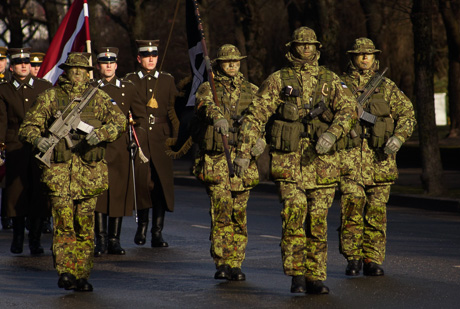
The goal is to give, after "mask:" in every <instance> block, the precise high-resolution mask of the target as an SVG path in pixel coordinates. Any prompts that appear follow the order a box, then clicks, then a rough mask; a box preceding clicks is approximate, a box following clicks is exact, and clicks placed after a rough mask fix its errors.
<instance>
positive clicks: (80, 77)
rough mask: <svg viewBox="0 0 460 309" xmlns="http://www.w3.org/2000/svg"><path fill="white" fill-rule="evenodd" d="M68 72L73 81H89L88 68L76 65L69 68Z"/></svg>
mask: <svg viewBox="0 0 460 309" xmlns="http://www.w3.org/2000/svg"><path fill="white" fill-rule="evenodd" d="M66 73H67V77H68V78H69V80H70V81H71V82H72V83H86V82H88V81H89V74H88V69H85V68H76V67H75V68H69V69H67V71H66Z"/></svg>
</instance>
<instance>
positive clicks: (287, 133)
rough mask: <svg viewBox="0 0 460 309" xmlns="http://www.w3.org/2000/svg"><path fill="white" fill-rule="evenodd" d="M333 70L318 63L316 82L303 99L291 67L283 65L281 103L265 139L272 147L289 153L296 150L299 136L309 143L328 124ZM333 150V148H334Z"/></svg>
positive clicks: (314, 139)
mask: <svg viewBox="0 0 460 309" xmlns="http://www.w3.org/2000/svg"><path fill="white" fill-rule="evenodd" d="M332 74H333V73H332V72H331V71H329V70H327V69H326V68H324V67H322V66H320V67H319V72H318V77H317V83H316V85H315V86H314V89H313V91H312V93H311V95H310V96H309V99H308V101H307V102H305V100H304V99H303V97H304V96H303V95H304V91H306V90H307V89H304V88H303V87H302V86H301V85H300V83H299V80H298V79H297V76H296V74H295V72H294V70H293V69H292V68H290V67H285V68H283V69H281V71H280V77H281V93H280V98H281V100H282V103H281V104H280V105H279V107H278V109H277V110H276V114H275V117H274V119H273V121H272V122H271V123H269V127H270V129H269V130H268V132H269V134H268V140H269V142H270V147H271V149H273V150H279V151H285V152H293V151H297V150H298V146H299V141H300V139H301V138H302V137H308V138H310V139H311V140H312V141H313V142H316V141H317V140H318V137H319V136H320V135H321V134H322V133H324V132H325V131H326V130H327V129H328V128H329V126H330V125H331V123H332V121H333V119H334V114H333V113H332V111H331V110H330V104H331V97H330V94H331V90H332V80H333V75H332ZM334 150H336V149H334Z"/></svg>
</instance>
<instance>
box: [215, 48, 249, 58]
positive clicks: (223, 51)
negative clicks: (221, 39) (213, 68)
mask: <svg viewBox="0 0 460 309" xmlns="http://www.w3.org/2000/svg"><path fill="white" fill-rule="evenodd" d="M246 57H247V56H241V53H240V50H239V49H238V47H236V46H235V45H232V44H225V45H222V46H221V47H220V48H219V50H217V58H216V59H214V61H216V60H224V61H225V60H241V59H244V58H246Z"/></svg>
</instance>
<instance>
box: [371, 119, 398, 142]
mask: <svg viewBox="0 0 460 309" xmlns="http://www.w3.org/2000/svg"><path fill="white" fill-rule="evenodd" d="M393 131H394V122H393V119H392V118H390V117H378V118H377V121H376V122H375V124H374V126H373V127H372V130H371V136H370V141H369V145H370V146H371V147H372V148H381V147H383V146H384V145H385V144H386V142H387V141H388V139H389V138H390V137H391V136H392V135H393Z"/></svg>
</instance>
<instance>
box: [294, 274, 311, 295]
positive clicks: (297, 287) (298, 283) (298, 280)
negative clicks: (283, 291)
mask: <svg viewBox="0 0 460 309" xmlns="http://www.w3.org/2000/svg"><path fill="white" fill-rule="evenodd" d="M306 291H307V290H306V288H305V276H304V275H300V276H292V281H291V293H305V292H306Z"/></svg>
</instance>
